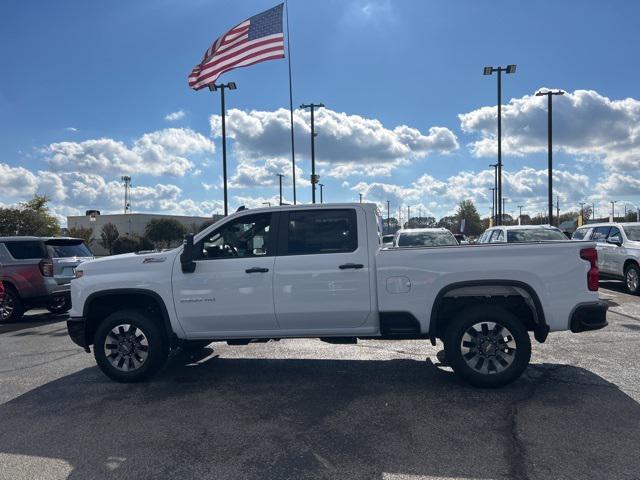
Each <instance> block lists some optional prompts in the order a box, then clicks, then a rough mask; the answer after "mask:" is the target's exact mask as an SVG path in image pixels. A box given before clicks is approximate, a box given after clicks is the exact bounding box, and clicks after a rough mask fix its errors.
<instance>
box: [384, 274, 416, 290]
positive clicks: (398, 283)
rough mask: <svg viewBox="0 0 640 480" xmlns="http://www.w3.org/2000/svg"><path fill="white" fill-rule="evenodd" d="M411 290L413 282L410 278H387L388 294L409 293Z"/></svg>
mask: <svg viewBox="0 0 640 480" xmlns="http://www.w3.org/2000/svg"><path fill="white" fill-rule="evenodd" d="M409 290H411V280H410V279H409V277H389V278H387V292H389V293H408V292H409Z"/></svg>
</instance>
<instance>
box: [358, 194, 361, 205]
mask: <svg viewBox="0 0 640 480" xmlns="http://www.w3.org/2000/svg"><path fill="white" fill-rule="evenodd" d="M358 195H360V203H362V194H361V193H359V194H358Z"/></svg>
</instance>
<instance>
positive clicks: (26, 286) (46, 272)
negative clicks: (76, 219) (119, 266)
mask: <svg viewBox="0 0 640 480" xmlns="http://www.w3.org/2000/svg"><path fill="white" fill-rule="evenodd" d="M91 258H93V255H92V254H91V251H90V250H89V248H88V247H87V246H86V245H85V244H84V242H83V240H82V239H79V238H62V237H53V238H48V237H47V238H40V237H0V282H1V283H2V284H3V285H4V289H5V294H4V304H3V308H2V312H1V314H0V322H15V321H17V320H19V319H20V318H21V317H22V314H23V313H24V312H25V311H26V310H29V309H31V308H41V307H44V308H46V309H48V310H49V311H50V312H51V313H64V312H66V311H68V310H69V309H70V308H71V297H70V293H69V289H70V282H71V279H72V278H73V277H74V272H73V270H74V268H75V267H76V266H78V265H79V264H80V263H81V262H83V261H85V260H88V259H91Z"/></svg>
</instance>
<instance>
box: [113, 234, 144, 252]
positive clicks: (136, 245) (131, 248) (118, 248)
mask: <svg viewBox="0 0 640 480" xmlns="http://www.w3.org/2000/svg"><path fill="white" fill-rule="evenodd" d="M139 250H140V242H139V241H138V239H137V238H135V237H129V236H124V237H118V238H116V239H115V240H114V242H113V244H112V245H111V250H110V251H109V253H111V254H112V255H120V254H122V253H133V252H137V251H139Z"/></svg>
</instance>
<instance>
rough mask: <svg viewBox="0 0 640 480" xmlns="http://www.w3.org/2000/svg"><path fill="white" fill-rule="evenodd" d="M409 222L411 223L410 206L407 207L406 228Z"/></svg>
mask: <svg viewBox="0 0 640 480" xmlns="http://www.w3.org/2000/svg"><path fill="white" fill-rule="evenodd" d="M410 221H411V206H409V205H407V227H408V226H409V222H410Z"/></svg>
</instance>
